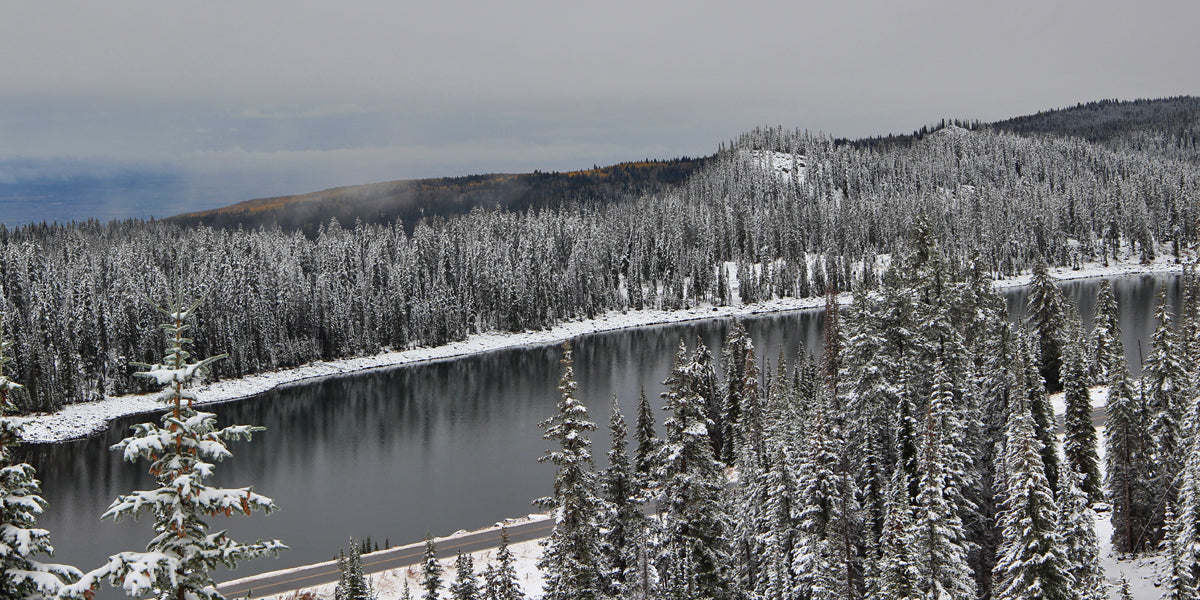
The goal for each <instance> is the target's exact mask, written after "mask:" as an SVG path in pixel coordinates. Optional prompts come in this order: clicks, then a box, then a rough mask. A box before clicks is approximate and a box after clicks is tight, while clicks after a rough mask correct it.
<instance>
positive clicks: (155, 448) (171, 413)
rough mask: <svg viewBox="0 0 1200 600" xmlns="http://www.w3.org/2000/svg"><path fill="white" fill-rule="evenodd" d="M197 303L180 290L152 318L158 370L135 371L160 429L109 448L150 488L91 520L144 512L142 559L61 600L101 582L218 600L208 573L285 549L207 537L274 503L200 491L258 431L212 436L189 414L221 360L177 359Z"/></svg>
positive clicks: (207, 423)
mask: <svg viewBox="0 0 1200 600" xmlns="http://www.w3.org/2000/svg"><path fill="white" fill-rule="evenodd" d="M199 305H200V302H199V301H196V302H193V303H190V304H189V303H187V302H185V300H184V292H183V290H182V288H176V290H175V297H174V298H172V299H171V301H170V302H169V303H168V304H167V306H166V307H165V308H162V309H161V310H162V312H163V313H164V314H165V315H166V317H167V322H166V323H165V324H164V325H162V326H161V328H162V329H163V331H165V332H166V336H167V354H166V356H165V357H164V358H163V362H162V363H159V364H154V365H145V364H143V365H139V366H141V367H142V368H144V369H145V371H142V372H140V373H138V375H141V376H143V377H146V378H148V379H151V380H153V381H155V382H156V383H158V384H159V385H164V386H166V389H165V390H164V391H163V393H162V394H161V395H160V396H159V401H160V402H163V403H164V404H166V405H167V412H166V413H165V414H164V415H163V416H162V426H159V425H155V424H153V423H142V424H139V425H135V426H134V427H133V431H134V433H133V435H132V436H130V437H127V438H125V439H124V440H121V441H120V442H118V443H116V444H114V445H113V446H112V449H113V450H117V451H120V452H122V454H123V456H124V458H125V460H127V461H130V462H133V461H136V460H138V459H148V460H150V461H151V466H150V474H151V475H153V476H154V478H155V481H156V482H157V483H158V485H159V487H158V488H157V489H153V490H145V491H135V492H133V493H131V494H128V495H124V496H120V497H118V498H117V499H116V500H115V501H113V503H112V505H111V506H109V508H108V511H106V512H105V513H104V515H102V517H101V518H111V519H113V520H116V521H119V520H121V519H123V518H128V517H134V518H136V517H137V516H138V515H140V514H142V513H144V512H148V513H151V514H153V516H154V534H155V535H154V537H153V538H151V540H150V542H149V543H148V544H147V545H146V551H145V552H121V553H119V554H115V555H113V556H110V557H109V559H108V562H107V563H106V564H105V565H104V566H102V567H99V568H97V569H94V570H92V571H91V572H88V573H86V574H84V575H83V577H82V578H81V579H80V580H79V581H78V582H77V583H75V584H73V585H71V586H69V587H68V588H65V589H64V590H63V592H62V595H64V596H70V597H80V596H85V595H88V594H89V593H90V592H91V591H92V590H94V589H95V588H96V587H98V586H99V585H100V582H101V581H104V580H107V581H109V583H110V584H112V585H114V586H120V587H122V588H123V589H124V590H125V593H127V594H129V595H130V596H147V595H151V596H154V597H155V598H158V599H160V600H205V599H219V598H221V597H222V596H221V594H220V593H218V592H217V589H216V585H215V583H214V582H213V579H212V571H213V569H215V568H216V567H217V566H225V567H229V568H233V567H234V566H236V565H237V563H238V562H240V561H243V560H249V559H253V558H259V557H262V556H274V555H276V554H278V553H279V551H280V550H284V549H286V546H284V545H283V544H281V543H280V542H279V541H278V540H270V541H263V540H259V541H257V542H252V543H241V542H237V541H234V540H231V539H229V537H228V536H226V535H225V532H224V531H220V532H210V531H209V525H208V522H207V519H208V518H210V517H216V516H229V515H231V514H233V513H235V512H238V513H242V514H246V515H249V514H251V513H252V512H253V511H255V510H262V511H265V512H271V511H273V510H275V503H274V502H272V501H271V499H270V498H267V497H265V496H261V495H259V494H256V493H254V492H253V491H252V490H251V488H248V487H247V488H239V489H222V488H214V487H210V486H208V485H207V484H206V483H205V480H206V479H208V478H209V477H211V476H212V472H213V464H212V463H210V462H207V461H210V460H211V461H220V460H224V459H226V458H229V457H230V456H231V453H230V451H229V449H228V447H226V445H225V444H226V442H228V441H230V440H238V439H243V440H249V439H250V436H251V434H253V433H254V432H256V431H262V430H263V428H262V427H252V426H249V425H231V426H228V427H225V428H224V429H217V428H216V415H215V414H213V413H208V412H201V411H198V410H196V409H195V408H194V407H193V401H194V400H195V396H194V395H193V393H192V392H191V391H190V390H189V389H188V387H189V386H190V385H191V384H193V383H196V382H198V381H199V380H200V379H202V378H203V376H204V375H205V373H206V372H207V371H208V369H209V367H210V366H211V365H212V364H213V363H214V362H216V361H218V360H221V359H222V358H225V355H224V354H222V355H219V356H210V357H208V358H205V359H201V360H198V361H191V360H190V359H191V358H192V354H191V353H190V352H189V351H188V350H187V347H188V346H189V345H191V343H192V340H191V339H189V338H187V337H186V336H185V334H186V333H187V332H188V330H189V329H190V327H191V326H190V325H189V324H188V321H189V320H190V319H191V318H192V316H193V315H194V314H195V311H196V308H197V307H198V306H199Z"/></svg>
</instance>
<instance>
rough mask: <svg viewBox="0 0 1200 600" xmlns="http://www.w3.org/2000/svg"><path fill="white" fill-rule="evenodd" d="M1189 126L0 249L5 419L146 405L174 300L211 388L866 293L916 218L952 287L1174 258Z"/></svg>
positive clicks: (1188, 181) (1063, 128) (1175, 107)
mask: <svg viewBox="0 0 1200 600" xmlns="http://www.w3.org/2000/svg"><path fill="white" fill-rule="evenodd" d="M1196 104H1197V101H1196V100H1195V99H1190V98H1176V99H1166V100H1157V101H1139V102H1135V103H1098V104H1096V105H1094V106H1093V105H1086V106H1080V107H1076V108H1075V109H1067V110H1064V111H1061V114H1059V113H1054V114H1053V115H1051V116H1052V117H1053V118H1049V117H1045V118H1039V119H1034V118H1032V117H1031V118H1030V119H1031V121H1030V123H1032V124H1031V125H1029V126H1022V127H1015V126H1005V125H1001V124H994V125H982V124H978V123H964V122H959V123H958V125H956V124H954V122H943V123H939V124H938V125H937V126H934V127H926V128H923V129H922V131H919V132H916V133H915V134H914V135H913V136H906V137H904V138H903V139H899V138H898V139H896V140H893V142H891V143H872V142H871V141H870V140H860V141H856V142H849V141H844V140H835V139H833V138H830V137H828V136H824V135H819V134H813V133H809V132H806V131H800V130H794V131H793V130H785V129H782V128H779V127H772V128H760V129H756V130H754V131H750V132H747V133H745V134H743V135H740V136H738V137H737V138H735V139H733V140H731V141H730V142H728V143H725V144H721V146H720V148H719V149H718V152H717V153H716V155H715V156H714V157H712V158H710V159H707V160H705V161H703V162H702V166H700V167H699V168H698V169H697V170H696V171H695V173H694V174H691V175H690V176H687V177H686V178H684V179H682V181H680V182H679V183H678V184H675V185H661V186H658V185H656V186H651V187H653V188H654V189H653V190H651V191H648V192H647V193H645V194H643V195H639V196H632V195H630V194H616V195H605V194H584V193H579V194H572V195H570V196H569V197H567V198H565V199H562V200H560V201H556V202H554V203H551V204H546V205H540V206H539V205H531V206H529V207H528V208H525V209H522V210H509V209H505V208H501V207H495V206H493V207H491V208H489V207H487V205H486V203H483V204H479V205H475V206H474V208H471V209H470V212H468V213H467V214H458V215H449V216H445V217H442V216H436V215H432V216H426V217H423V218H420V219H418V220H416V222H415V223H414V222H388V223H381V222H373V221H374V220H373V219H370V218H367V219H361V220H359V221H357V222H356V223H354V224H352V225H349V226H348V225H346V224H343V223H342V222H341V221H338V220H337V219H331V220H329V221H328V222H324V223H320V224H319V225H315V226H312V227H309V228H303V227H302V228H297V229H284V228H283V227H280V226H279V224H278V223H274V224H272V225H269V226H268V225H262V226H259V227H218V228H214V227H210V226H207V225H201V226H194V227H189V226H185V225H182V224H180V223H176V222H171V221H151V222H142V221H123V222H111V223H107V224H102V223H99V222H95V221H89V222H83V223H70V224H45V223H43V224H33V225H27V226H21V227H16V228H4V227H0V313H3V314H4V315H6V319H7V329H8V332H9V335H10V336H11V338H12V340H13V342H14V352H13V353H12V356H13V358H14V362H13V365H12V366H11V372H12V374H13V378H14V379H15V380H19V381H22V382H23V383H24V386H25V387H24V388H23V389H22V390H20V391H19V392H17V393H15V394H14V398H13V402H14V404H15V405H16V406H17V407H18V409H19V410H21V411H23V412H31V411H51V410H54V409H56V408H58V407H61V406H62V405H64V404H69V403H74V402H82V401H89V400H95V399H98V398H101V397H103V396H111V395H120V394H126V393H130V392H144V391H147V390H148V389H149V387H148V384H147V383H146V382H145V381H142V380H139V379H138V378H136V377H135V376H134V375H135V373H136V368H135V367H134V363H137V362H150V361H152V360H153V359H154V357H156V356H160V355H161V354H162V353H163V352H164V351H165V350H166V348H165V346H164V340H163V339H162V337H161V336H160V335H158V331H157V329H156V323H157V318H158V317H157V315H156V314H155V312H154V311H153V309H152V308H150V303H149V302H147V297H152V296H156V295H158V294H160V293H161V292H162V291H163V290H167V289H169V288H170V287H171V286H173V285H181V286H183V287H184V289H189V290H197V291H198V293H200V294H201V295H202V305H201V307H200V311H199V313H198V314H199V315H200V317H199V318H198V320H197V322H196V323H195V329H194V330H193V332H192V336H193V339H194V340H195V345H196V346H195V347H196V350H197V352H198V353H200V354H201V355H207V354H212V353H216V352H221V351H224V352H228V353H229V359H228V360H225V361H222V362H221V363H219V364H218V365H215V366H214V368H213V376H214V377H217V378H227V377H239V376H243V375H246V374H249V373H255V372H262V371H268V370H272V369H279V368H285V367H291V366H296V365H300V364H303V363H307V362H311V361H316V360H329V359H336V358H342V357H350V356H358V355H366V354H374V353H378V352H380V351H381V350H384V349H403V348H409V347H415V346H433V345H440V344H444V343H446V342H449V341H452V340H460V339H463V338H465V337H466V336H468V335H470V334H472V333H476V332H487V331H522V330H530V329H541V328H547V327H550V326H552V325H554V324H556V323H560V322H563V321H567V320H572V319H581V318H589V317H594V316H596V315H598V314H601V313H604V312H606V311H613V310H637V309H642V308H647V307H650V308H660V309H666V310H672V309H680V308H687V307H694V306H696V305H700V304H705V303H709V304H715V305H726V304H736V303H739V302H746V303H751V302H757V301H762V300H767V299H770V298H775V297H809V296H812V297H820V296H821V295H823V294H825V293H826V292H828V291H831V290H832V291H836V292H844V291H848V290H851V289H852V288H853V287H854V286H855V285H856V284H859V283H861V284H862V285H864V286H865V287H867V288H868V289H871V288H873V287H877V286H878V285H879V283H880V282H879V273H881V272H882V271H883V267H885V266H886V265H887V263H888V261H889V260H890V259H891V258H892V257H893V256H894V255H896V254H897V253H898V252H899V251H900V249H901V248H902V247H903V246H904V244H905V242H906V240H907V239H908V235H909V232H910V231H911V230H912V229H913V227H914V224H915V223H916V221H917V220H918V219H925V222H927V223H928V226H929V228H930V234H931V235H934V236H937V237H938V238H939V239H941V240H942V247H941V249H942V252H943V253H944V255H945V257H946V260H947V261H948V262H949V264H950V265H951V266H952V267H953V268H954V269H956V270H962V269H964V268H966V267H967V265H971V266H972V268H973V269H975V270H977V271H979V272H980V273H982V274H985V275H986V276H989V277H1003V276H1010V275H1014V274H1017V273H1020V272H1027V271H1029V270H1030V269H1031V268H1032V267H1033V266H1034V264H1035V263H1036V262H1037V260H1044V261H1046V263H1047V264H1048V265H1050V266H1065V267H1070V266H1076V265H1079V264H1080V263H1082V262H1083V261H1099V262H1104V263H1107V262H1108V261H1110V260H1115V259H1118V258H1121V259H1123V258H1125V257H1127V256H1128V255H1129V254H1130V253H1132V254H1133V255H1134V256H1135V257H1137V258H1140V259H1143V260H1150V259H1151V258H1153V257H1154V256H1155V255H1156V253H1161V252H1163V251H1166V252H1169V253H1173V254H1175V255H1179V254H1180V253H1182V251H1183V250H1185V249H1187V248H1191V247H1194V245H1195V244H1196V242H1197V236H1198V235H1200V233H1198V228H1197V218H1198V215H1200V172H1198V170H1197V161H1196V152H1195V139H1196V137H1195V128H1196V120H1195V118H1194V114H1195V107H1196ZM1122 111H1126V112H1130V113H1131V114H1133V115H1134V116H1136V117H1137V118H1134V117H1129V118H1126V119H1124V120H1122V119H1120V118H1119V117H1120V115H1121V114H1123V113H1122ZM1097 115H1101V116H1104V118H1103V119H1101V118H1100V117H1097ZM1113 115H1116V116H1113ZM1189 115H1191V116H1189ZM1089 119H1090V120H1089ZM1038 123H1041V125H1037V124H1038ZM1080 123H1084V124H1085V125H1086V127H1085V126H1084V125H1080ZM960 125H965V126H966V127H962V126H960ZM1034 125H1037V126H1036V127H1035V126H1034ZM1076 129H1084V130H1087V131H1102V132H1107V133H1105V135H1098V134H1097V135H1093V136H1092V139H1093V141H1089V139H1085V138H1082V137H1077V136H1075V135H1069V134H1071V133H1074V132H1075V130H1076ZM876 142H879V140H878V139H877V140H876ZM681 164H683V163H681ZM686 164H687V165H688V168H690V166H691V165H692V164H693V163H691V162H689V163H686ZM679 168H683V167H682V166H681V167H679ZM734 272H736V273H737V279H738V285H737V286H736V294H737V296H736V297H735V286H733V285H732V278H731V275H732V273H734Z"/></svg>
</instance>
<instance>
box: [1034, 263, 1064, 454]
mask: <svg viewBox="0 0 1200 600" xmlns="http://www.w3.org/2000/svg"><path fill="white" fill-rule="evenodd" d="M1028 312H1029V323H1030V325H1031V326H1032V328H1033V331H1034V337H1035V339H1036V340H1037V345H1038V356H1039V357H1040V366H1041V374H1042V379H1043V380H1044V381H1045V382H1046V390H1047V392H1048V393H1051V394H1053V393H1056V392H1058V391H1060V390H1061V389H1062V386H1061V385H1060V383H1059V378H1058V377H1059V373H1060V372H1061V371H1062V342H1063V338H1064V334H1065V330H1066V316H1067V310H1066V299H1065V298H1064V297H1063V295H1062V291H1060V290H1059V289H1058V287H1057V286H1055V285H1054V280H1053V279H1051V278H1050V272H1049V269H1048V267H1047V266H1046V261H1045V259H1044V258H1038V262H1037V264H1035V265H1034V268H1033V279H1032V280H1030V282H1029V306H1028ZM1036 416H1037V415H1034V417H1035V418H1036ZM1055 477H1057V473H1055Z"/></svg>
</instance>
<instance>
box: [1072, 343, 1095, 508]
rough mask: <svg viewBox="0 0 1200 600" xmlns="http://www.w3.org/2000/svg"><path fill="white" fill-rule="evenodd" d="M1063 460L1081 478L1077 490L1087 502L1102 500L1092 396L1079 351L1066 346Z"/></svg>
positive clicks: (1077, 347) (1073, 347) (1080, 349)
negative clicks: (1080, 490)
mask: <svg viewBox="0 0 1200 600" xmlns="http://www.w3.org/2000/svg"><path fill="white" fill-rule="evenodd" d="M1062 368H1063V372H1062V384H1063V399H1064V401H1065V402H1066V414H1065V415H1064V419H1063V421H1064V423H1063V444H1062V446H1063V457H1064V459H1065V460H1066V468H1067V469H1069V470H1070V471H1072V472H1075V473H1079V474H1081V475H1082V477H1083V480H1082V481H1081V482H1080V484H1079V487H1080V488H1081V489H1082V490H1083V493H1084V494H1086V495H1087V497H1088V501H1089V502H1099V501H1100V499H1101V498H1103V496H1104V482H1103V481H1101V479H1100V455H1099V454H1098V452H1097V449H1096V443H1097V442H1096V426H1095V425H1093V424H1092V396H1091V393H1090V392H1089V391H1088V387H1087V382H1086V381H1085V377H1086V375H1085V373H1084V361H1083V349H1082V348H1080V347H1079V345H1078V344H1076V343H1074V342H1068V343H1067V344H1066V346H1065V347H1064V349H1063V362H1062Z"/></svg>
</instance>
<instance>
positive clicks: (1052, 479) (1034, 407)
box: [1022, 339, 1061, 493]
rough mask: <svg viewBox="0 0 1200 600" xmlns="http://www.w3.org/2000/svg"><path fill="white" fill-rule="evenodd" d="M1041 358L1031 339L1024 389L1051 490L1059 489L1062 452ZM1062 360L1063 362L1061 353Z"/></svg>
mask: <svg viewBox="0 0 1200 600" xmlns="http://www.w3.org/2000/svg"><path fill="white" fill-rule="evenodd" d="M1040 360H1041V359H1040V358H1039V355H1038V349H1037V341H1036V339H1032V340H1028V341H1027V343H1026V344H1025V353H1024V356H1023V357H1022V361H1023V364H1024V367H1025V368H1024V373H1025V383H1024V389H1025V390H1026V391H1027V396H1026V400H1025V402H1026V406H1027V407H1028V408H1029V412H1030V415H1031V417H1032V419H1033V431H1034V436H1035V437H1037V440H1038V446H1039V447H1040V448H1041V453H1042V465H1044V467H1045V472H1046V481H1047V482H1048V483H1049V484H1050V491H1051V493H1056V492H1057V491H1058V472H1059V466H1058V456H1059V455H1058V448H1057V440H1056V439H1055V437H1056V435H1055V432H1056V430H1057V429H1058V420H1057V419H1056V418H1055V417H1054V405H1053V404H1051V403H1050V395H1049V392H1048V391H1047V389H1046V380H1045V379H1044V378H1043V376H1042V371H1044V368H1042V369H1039V368H1038V364H1039V361H1040ZM1059 362H1060V363H1061V357H1060V360H1059Z"/></svg>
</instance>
